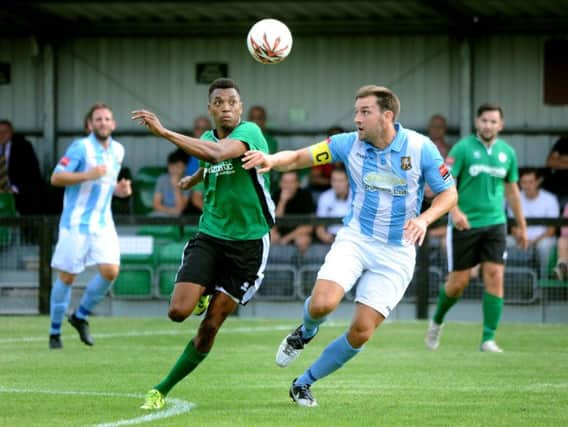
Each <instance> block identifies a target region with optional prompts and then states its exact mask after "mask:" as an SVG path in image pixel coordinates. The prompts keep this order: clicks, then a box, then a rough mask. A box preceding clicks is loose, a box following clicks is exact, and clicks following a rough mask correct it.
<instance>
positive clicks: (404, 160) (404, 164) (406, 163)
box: [400, 156, 412, 171]
mask: <svg viewBox="0 0 568 427" xmlns="http://www.w3.org/2000/svg"><path fill="white" fill-rule="evenodd" d="M400 168H401V169H402V170H403V171H408V170H410V169H412V163H411V162H410V156H402V157H401V158H400Z"/></svg>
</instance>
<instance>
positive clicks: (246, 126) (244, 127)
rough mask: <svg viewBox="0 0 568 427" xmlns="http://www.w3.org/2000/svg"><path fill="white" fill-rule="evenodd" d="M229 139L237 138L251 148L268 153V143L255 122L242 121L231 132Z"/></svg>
mask: <svg viewBox="0 0 568 427" xmlns="http://www.w3.org/2000/svg"><path fill="white" fill-rule="evenodd" d="M230 139H238V140H239V141H242V142H244V143H245V144H246V145H248V147H249V149H251V150H258V151H262V152H263V153H268V143H267V142H266V139H264V135H262V131H261V130H260V128H259V127H258V125H256V124H255V123H252V122H243V123H242V124H241V125H240V126H237V127H236V128H235V129H234V130H233V131H232V132H231V135H230Z"/></svg>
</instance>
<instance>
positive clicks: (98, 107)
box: [85, 102, 112, 121]
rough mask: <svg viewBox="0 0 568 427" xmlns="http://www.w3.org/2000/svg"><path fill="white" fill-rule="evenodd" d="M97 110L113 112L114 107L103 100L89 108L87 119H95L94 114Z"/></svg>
mask: <svg viewBox="0 0 568 427" xmlns="http://www.w3.org/2000/svg"><path fill="white" fill-rule="evenodd" d="M97 110H109V111H110V112H111V113H112V108H110V106H109V105H107V104H105V103H103V102H97V103H96V104H94V105H93V106H92V107H91V108H89V111H88V112H87V115H86V116H85V117H86V119H87V120H89V121H91V120H93V114H94V113H95V111H97Z"/></svg>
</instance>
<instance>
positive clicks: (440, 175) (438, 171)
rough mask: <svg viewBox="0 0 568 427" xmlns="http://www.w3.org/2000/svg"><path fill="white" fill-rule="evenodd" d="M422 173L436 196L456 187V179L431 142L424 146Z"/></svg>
mask: <svg viewBox="0 0 568 427" xmlns="http://www.w3.org/2000/svg"><path fill="white" fill-rule="evenodd" d="M421 163H422V165H421V166H422V173H423V175H424V179H425V181H426V183H427V184H428V185H429V186H430V188H431V189H432V191H433V192H434V193H436V194H438V193H441V192H442V191H444V190H447V189H448V188H450V187H451V186H452V185H454V178H453V177H452V174H451V173H450V171H449V170H448V168H447V167H446V165H445V164H444V160H443V159H442V155H441V154H440V151H438V149H437V148H436V146H435V145H434V143H433V142H432V141H430V140H428V141H426V142H425V143H424V145H423V146H422V158H421Z"/></svg>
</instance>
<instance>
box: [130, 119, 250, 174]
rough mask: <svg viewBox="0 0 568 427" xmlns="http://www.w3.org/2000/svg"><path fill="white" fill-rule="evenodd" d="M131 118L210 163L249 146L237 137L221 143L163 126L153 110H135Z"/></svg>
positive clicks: (235, 154) (237, 155)
mask: <svg viewBox="0 0 568 427" xmlns="http://www.w3.org/2000/svg"><path fill="white" fill-rule="evenodd" d="M131 118H132V120H138V122H139V123H140V124H141V125H144V126H146V127H147V128H148V129H149V130H150V132H152V133H153V134H154V135H156V136H159V137H161V138H165V139H167V140H168V141H170V142H171V143H173V144H174V145H175V146H177V147H179V148H181V149H182V150H183V151H185V152H186V153H188V154H190V155H192V156H194V157H197V158H198V159H200V160H203V161H206V162H209V163H219V162H222V161H223V160H227V159H234V158H236V157H240V156H242V155H243V153H244V152H245V151H246V150H247V148H248V147H247V146H246V144H245V143H244V142H242V141H238V140H236V139H222V140H220V141H219V143H215V142H211V141H205V140H202V139H198V138H192V137H190V136H187V135H182V134H181V133H177V132H174V131H171V130H169V129H166V128H165V127H164V126H162V123H161V122H160V120H159V119H158V117H157V116H156V115H155V114H154V113H152V112H151V111H147V110H136V111H133V112H132V117H131Z"/></svg>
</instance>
